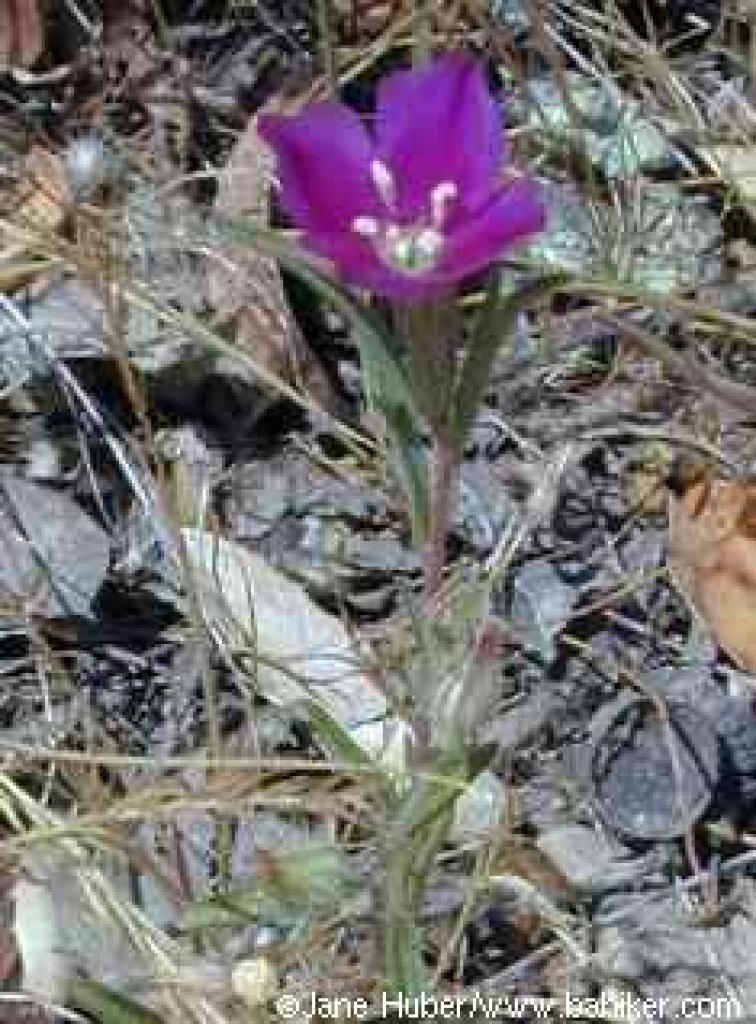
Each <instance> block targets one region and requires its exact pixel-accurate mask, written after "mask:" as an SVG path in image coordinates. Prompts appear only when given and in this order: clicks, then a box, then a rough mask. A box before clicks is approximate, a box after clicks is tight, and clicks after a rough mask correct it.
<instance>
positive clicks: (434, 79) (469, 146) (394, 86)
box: [375, 53, 504, 220]
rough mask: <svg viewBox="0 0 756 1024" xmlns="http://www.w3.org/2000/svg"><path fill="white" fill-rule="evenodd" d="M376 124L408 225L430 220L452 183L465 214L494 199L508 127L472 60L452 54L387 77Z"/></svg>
mask: <svg viewBox="0 0 756 1024" xmlns="http://www.w3.org/2000/svg"><path fill="white" fill-rule="evenodd" d="M375 116H376V121H375V134H376V140H377V147H378V151H379V153H380V156H381V158H382V159H383V160H384V161H385V162H386V163H387V164H388V165H389V167H390V168H391V169H392V171H393V172H394V176H395V179H396V186H397V193H398V194H397V204H398V209H399V214H400V216H401V217H402V218H403V219H407V220H412V219H415V217H417V215H419V214H423V213H427V211H428V197H429V193H430V191H431V189H432V188H433V187H434V186H435V185H437V184H438V183H439V182H441V181H452V182H454V184H455V185H456V186H457V189H458V192H459V195H460V197H461V199H462V202H463V203H464V205H465V206H466V207H467V208H468V209H469V208H471V207H475V206H477V205H478V204H480V203H481V202H483V200H484V199H485V197H486V196H487V195H488V194H490V192H491V189H492V188H493V185H494V182H495V180H496V178H497V176H498V173H499V169H500V167H501V165H502V162H503V159H504V136H503V127H502V121H501V117H500V116H499V111H498V109H497V106H496V103H495V102H494V99H493V97H492V96H491V94H490V92H489V91H488V87H487V85H486V81H485V78H484V76H483V72H482V70H481V68H480V67H479V66H478V64H477V63H476V62H475V61H474V60H472V59H471V58H469V57H467V56H465V55H464V54H461V53H451V54H447V55H446V56H444V57H440V58H439V59H438V60H436V61H434V62H433V63H432V64H429V65H428V66H426V67H424V68H420V69H418V70H415V69H413V70H409V71H397V72H395V73H394V74H392V75H389V76H388V78H385V79H383V81H382V82H381V83H380V84H379V86H378V101H377V107H376V115H375Z"/></svg>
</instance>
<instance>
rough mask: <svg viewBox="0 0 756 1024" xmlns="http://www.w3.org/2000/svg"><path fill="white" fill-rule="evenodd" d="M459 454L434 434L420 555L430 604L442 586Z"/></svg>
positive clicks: (448, 441) (443, 437)
mask: <svg viewBox="0 0 756 1024" xmlns="http://www.w3.org/2000/svg"><path fill="white" fill-rule="evenodd" d="M459 466H460V451H459V447H458V446H457V444H455V442H454V441H453V440H452V439H451V438H450V437H449V436H448V434H447V433H446V432H445V431H443V432H442V431H434V432H433V435H432V447H431V456H430V467H429V478H430V479H429V488H428V490H429V524H428V538H427V540H426V543H425V551H424V553H423V570H424V596H425V600H426V602H430V601H431V600H432V599H433V598H434V597H435V596H436V594H437V593H438V591H439V589H440V587H441V584H442V582H443V573H444V563H445V561H446V539H447V537H448V535H449V529H450V526H451V521H452V517H453V515H454V512H455V509H456V499H457V486H458V480H459Z"/></svg>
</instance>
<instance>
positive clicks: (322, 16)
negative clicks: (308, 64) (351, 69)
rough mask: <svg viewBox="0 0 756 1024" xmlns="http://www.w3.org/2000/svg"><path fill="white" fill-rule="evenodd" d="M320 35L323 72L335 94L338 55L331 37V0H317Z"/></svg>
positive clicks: (336, 89) (330, 89)
mask: <svg viewBox="0 0 756 1024" xmlns="http://www.w3.org/2000/svg"><path fill="white" fill-rule="evenodd" d="M316 7H317V14H318V36H319V42H320V52H321V55H322V58H323V73H324V74H325V78H326V82H327V83H328V92H329V93H330V95H331V96H335V95H336V93H337V91H338V85H339V82H338V75H337V73H336V57H335V54H334V51H333V39H332V37H331V11H330V4H329V0H317V2H316Z"/></svg>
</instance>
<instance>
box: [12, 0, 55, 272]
mask: <svg viewBox="0 0 756 1024" xmlns="http://www.w3.org/2000/svg"><path fill="white" fill-rule="evenodd" d="M1 11H2V0H0V35H1V34H2V27H3V22H2V13H1ZM1 45H2V43H1V41H0V46H1ZM69 201H70V192H69V188H68V182H67V178H66V172H65V167H64V164H63V160H62V159H61V158H60V157H59V156H58V155H57V154H56V153H52V152H50V151H49V150H46V149H43V147H42V146H33V147H32V149H31V150H30V151H29V153H28V155H27V157H26V160H25V162H24V167H23V171H22V175H21V180H20V182H19V184H18V186H17V188H16V189H15V191H14V194H13V195H12V197H11V200H10V211H9V213H8V214H7V216H5V217H4V218H3V225H2V230H1V231H0V273H2V274H3V283H4V286H5V289H6V290H9V289H13V288H16V287H20V286H21V285H23V284H26V283H27V282H28V281H29V280H31V279H32V278H34V277H35V276H37V275H38V273H39V268H37V269H36V270H35V268H34V265H33V263H32V262H31V260H32V257H36V256H37V252H36V251H35V250H36V249H37V246H35V245H34V239H35V237H38V236H41V237H44V236H45V235H54V234H55V233H56V232H57V231H58V230H59V229H60V228H61V227H62V225H63V223H64V221H65V218H66V207H67V204H68V203H69Z"/></svg>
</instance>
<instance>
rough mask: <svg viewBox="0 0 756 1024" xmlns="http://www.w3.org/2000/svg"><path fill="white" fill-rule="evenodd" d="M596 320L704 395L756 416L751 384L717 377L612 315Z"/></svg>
mask: <svg viewBox="0 0 756 1024" xmlns="http://www.w3.org/2000/svg"><path fill="white" fill-rule="evenodd" d="M596 319H597V320H600V321H601V322H602V323H605V324H606V325H607V326H609V327H612V328H613V329H614V330H615V331H617V333H618V334H619V335H620V336H624V337H625V338H626V339H627V340H628V341H630V342H632V343H633V344H634V345H637V346H638V348H642V349H643V350H644V351H645V352H648V353H649V354H650V355H652V356H653V357H654V358H655V359H658V360H659V362H660V363H662V364H663V365H664V366H665V367H666V368H667V369H668V370H673V371H674V372H675V373H678V374H680V376H681V377H684V378H685V380H687V381H688V382H689V383H690V384H693V385H695V386H696V387H700V388H701V389H702V390H703V391H709V392H711V393H712V394H713V395H714V396H715V397H716V398H719V399H721V400H722V401H723V402H726V403H727V404H728V405H730V406H732V407H733V408H736V409H739V410H741V411H743V412H746V413H748V414H749V415H750V416H756V388H753V387H751V386H750V385H749V384H739V383H737V382H736V381H732V380H727V378H726V377H720V375H719V374H717V373H712V371H711V370H707V369H706V367H705V366H702V365H701V364H700V363H699V362H698V360H696V359H694V358H693V356H692V355H690V354H687V355H681V354H680V353H679V352H675V351H674V349H671V348H670V347H669V346H668V345H665V344H664V342H662V341H659V339H658V338H655V337H654V336H653V335H652V334H650V333H649V332H648V331H644V330H643V329H642V328H641V327H636V326H635V325H634V324H629V323H627V322H626V321H625V320H620V319H619V317H616V316H612V314H611V313H606V312H603V311H598V310H597V311H596Z"/></svg>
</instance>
